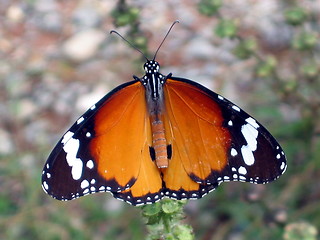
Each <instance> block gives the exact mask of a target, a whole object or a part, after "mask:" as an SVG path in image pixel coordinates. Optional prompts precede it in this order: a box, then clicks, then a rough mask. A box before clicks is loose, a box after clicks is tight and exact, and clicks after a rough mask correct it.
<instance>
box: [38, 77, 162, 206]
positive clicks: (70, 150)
mask: <svg viewBox="0 0 320 240" xmlns="http://www.w3.org/2000/svg"><path fill="white" fill-rule="evenodd" d="M144 99H145V93H144V88H143V86H142V85H141V84H140V83H139V82H136V81H135V82H131V83H127V84H124V85H122V86H119V87H118V88H116V89H115V90H114V91H112V92H111V93H109V94H108V95H106V96H105V97H104V98H103V99H101V100H100V101H99V102H98V103H97V104H95V105H94V106H93V107H91V108H90V109H89V110H88V111H87V112H86V113H85V114H84V115H83V116H82V117H80V118H79V119H78V121H77V122H76V123H75V124H74V125H73V126H72V127H71V128H70V129H69V130H68V131H67V132H66V133H65V134H64V136H63V137H62V139H61V140H60V141H59V143H58V144H57V145H56V147H55V148H54V150H53V151H52V153H51V154H50V156H49V158H48V160H47V163H46V164H45V167H44V170H43V174H42V186H43V188H44V190H45V191H46V192H47V193H48V194H50V195H51V196H53V197H54V198H57V199H59V200H70V199H74V198H77V197H80V196H82V195H86V194H89V193H94V192H99V191H110V192H114V193H116V192H120V191H124V190H125V189H128V188H130V187H132V185H133V184H134V183H136V182H137V186H138V184H140V186H141V185H143V184H144V183H146V182H147V183H149V185H146V186H144V188H142V189H139V191H138V193H136V192H133V194H132V195H134V196H136V195H139V197H141V196H143V195H146V194H147V193H149V192H150V191H151V192H157V191H159V189H160V188H161V179H160V176H159V174H158V173H155V171H157V168H156V167H155V166H154V165H151V164H150V163H149V162H151V163H152V161H150V160H149V145H150V142H149V143H148V141H151V140H150V137H148V136H150V127H148V126H149V124H148V122H147V121H148V120H149V119H148V117H147V111H146V103H145V101H144ZM146 160H147V161H146ZM146 162H147V163H149V164H146ZM142 165H143V166H142ZM137 179H139V181H137ZM132 191H134V189H133V190H132ZM134 196H132V197H134ZM119 197H120V198H121V196H119Z"/></svg>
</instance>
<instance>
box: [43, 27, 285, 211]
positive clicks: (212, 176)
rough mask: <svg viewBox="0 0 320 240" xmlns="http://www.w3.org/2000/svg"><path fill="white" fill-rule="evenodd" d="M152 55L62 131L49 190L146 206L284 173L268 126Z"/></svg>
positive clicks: (46, 175)
mask: <svg viewBox="0 0 320 240" xmlns="http://www.w3.org/2000/svg"><path fill="white" fill-rule="evenodd" d="M172 26H173V25H172ZM172 26H171V28H172ZM171 28H170V30H171ZM170 30H169V31H170ZM168 33H169V32H168ZM168 33H167V35H168ZM167 35H166V36H167ZM165 38H166V37H165ZM165 38H164V39H165ZM162 43H163V42H162ZM162 43H161V44H162ZM160 46H161V45H160ZM159 48H160V47H159ZM159 48H158V50H159ZM158 50H157V51H158ZM156 53H157V52H156ZM155 56H156V54H155ZM155 56H154V58H153V59H152V60H148V59H147V58H146V59H147V60H146V62H145V64H144V71H145V74H144V76H143V77H141V78H138V77H136V76H134V77H133V78H134V79H133V80H132V81H130V82H127V83H124V84H122V85H120V86H118V87H117V88H115V89H114V90H112V91H111V92H110V93H108V94H107V95H105V96H104V97H103V98H102V99H101V100H100V101H98V102H97V103H96V104H95V105H93V106H92V107H91V108H90V109H89V110H88V111H87V112H85V113H84V114H83V115H82V116H81V117H80V118H79V119H78V120H77V121H76V122H75V123H74V124H73V125H72V126H71V128H70V129H69V130H68V131H67V132H66V133H65V134H64V135H63V136H62V138H61V139H60V140H59V142H58V143H57V145H56V146H55V147H54V149H53V151H52V152H51V154H50V155H49V158H48V160H47V162H46V164H45V166H44V168H43V172H42V187H43V189H44V191H45V192H46V193H47V194H49V195H51V196H52V197H53V198H55V199H58V200H63V201H67V200H72V199H76V198H79V197H81V196H84V195H88V194H92V193H96V192H110V193H111V194H112V195H113V196H114V197H115V198H117V199H121V200H123V201H125V202H127V203H129V204H132V205H143V204H151V203H154V202H157V201H159V200H161V199H162V198H164V197H168V198H172V199H178V200H181V199H198V198H201V197H203V196H205V195H206V194H207V193H209V192H211V191H212V190H214V189H215V188H217V187H218V185H219V184H220V183H222V182H229V181H242V182H250V183H255V184H264V183H268V182H271V181H274V180H275V179H277V178H278V177H279V176H280V175H282V174H283V173H284V172H285V170H286V168H287V164H286V157H285V154H284V151H283V150H282V148H281V146H280V145H279V143H278V142H277V141H276V140H275V138H274V137H273V136H272V135H271V134H270V133H269V132H268V131H267V129H266V128H265V127H263V126H262V125H261V124H260V123H259V122H258V121H257V120H255V119H254V118H253V117H251V116H250V115H249V114H247V113H246V112H245V111H243V110H242V109H241V108H240V107H238V106H237V105H236V104H234V103H232V102H230V101H229V100H227V99H226V98H225V97H223V96H221V95H219V94H217V93H215V92H213V91H211V90H209V89H208V88H206V87H204V86H202V85H200V84H199V83H196V82H194V81H191V80H188V79H184V78H179V77H174V76H173V75H172V74H171V73H170V74H168V75H163V74H161V73H160V65H159V63H158V62H157V61H156V60H155Z"/></svg>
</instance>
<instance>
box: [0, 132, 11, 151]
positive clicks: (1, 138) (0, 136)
mask: <svg viewBox="0 0 320 240" xmlns="http://www.w3.org/2000/svg"><path fill="white" fill-rule="evenodd" d="M0 142H1V144H0V154H10V153H12V152H13V151H14V146H13V142H12V141H11V136H10V134H9V133H8V132H6V131H5V130H3V129H1V128H0Z"/></svg>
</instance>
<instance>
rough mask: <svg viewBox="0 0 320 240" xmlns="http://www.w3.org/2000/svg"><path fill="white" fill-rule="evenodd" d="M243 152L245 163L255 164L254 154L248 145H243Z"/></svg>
mask: <svg viewBox="0 0 320 240" xmlns="http://www.w3.org/2000/svg"><path fill="white" fill-rule="evenodd" d="M241 154H242V157H243V160H244V162H245V164H247V165H248V166H250V165H252V164H254V156H253V153H252V151H251V149H250V148H249V146H248V145H246V146H242V147H241Z"/></svg>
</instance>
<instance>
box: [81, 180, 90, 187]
mask: <svg viewBox="0 0 320 240" xmlns="http://www.w3.org/2000/svg"><path fill="white" fill-rule="evenodd" d="M80 186H81V188H82V189H85V188H87V187H89V182H88V181H87V180H83V181H82V182H81V185H80Z"/></svg>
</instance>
